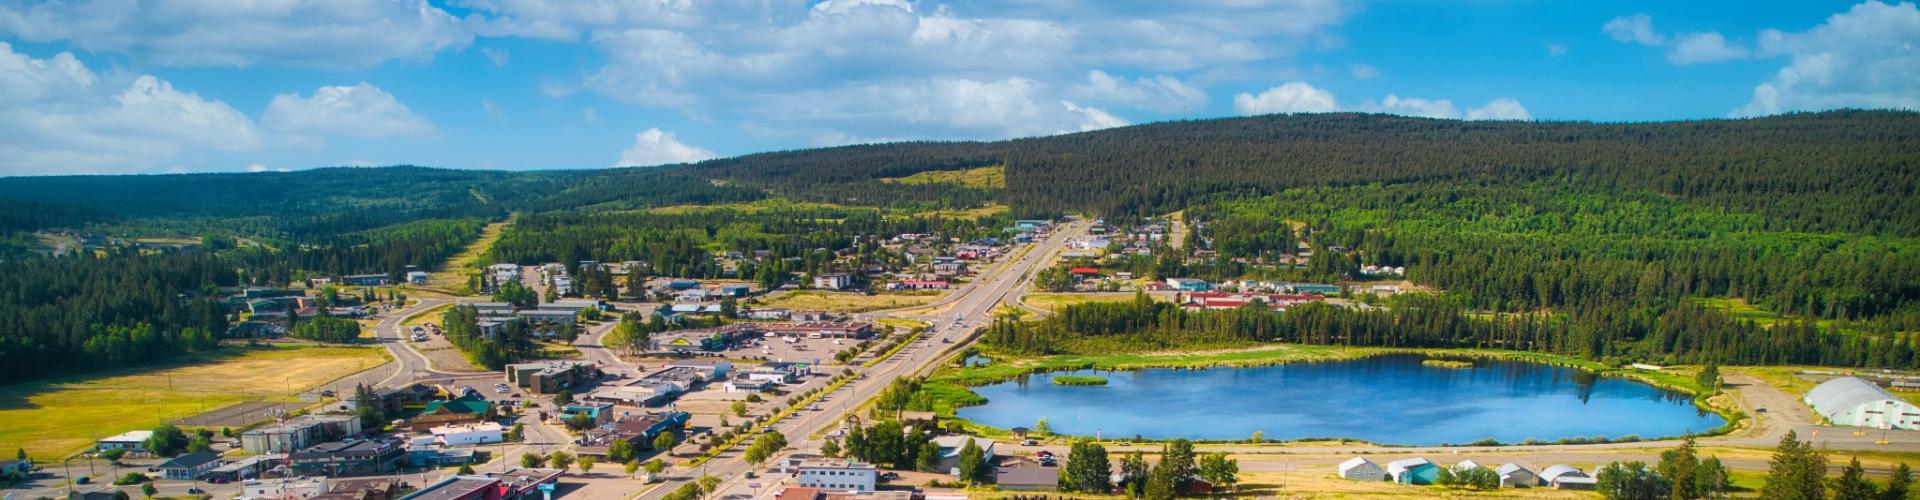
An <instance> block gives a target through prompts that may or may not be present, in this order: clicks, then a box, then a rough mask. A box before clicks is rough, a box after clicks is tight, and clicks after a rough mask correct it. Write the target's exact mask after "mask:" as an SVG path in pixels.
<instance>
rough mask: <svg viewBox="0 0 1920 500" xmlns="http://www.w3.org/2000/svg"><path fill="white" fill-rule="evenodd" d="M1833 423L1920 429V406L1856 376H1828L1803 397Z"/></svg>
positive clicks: (1808, 404) (1880, 427)
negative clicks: (1827, 378) (1832, 377)
mask: <svg viewBox="0 0 1920 500" xmlns="http://www.w3.org/2000/svg"><path fill="white" fill-rule="evenodd" d="M1804 400H1805V401H1806V402H1807V406H1811V407H1813V411H1814V412H1815V413H1819V414H1820V416H1822V417H1826V419H1827V421H1829V422H1832V423H1833V425H1845V426H1853V427H1871V428H1875V429H1920V407H1915V406H1914V405H1912V404H1910V403H1907V402H1906V401H1904V400H1902V399H1900V398H1899V397H1895V396H1894V395H1893V394H1891V393H1888V392H1887V390H1886V389H1882V388H1880V386H1879V385H1875V384H1874V383H1873V382H1868V381H1866V380H1864V379H1860V378H1857V377H1841V378H1836V379H1833V380H1828V381H1826V382H1824V383H1821V384H1820V385H1818V386H1815V387H1814V388H1813V390H1811V391H1807V395H1806V397H1805V398H1804Z"/></svg>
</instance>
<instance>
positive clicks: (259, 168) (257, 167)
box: [247, 163, 273, 173]
mask: <svg viewBox="0 0 1920 500" xmlns="http://www.w3.org/2000/svg"><path fill="white" fill-rule="evenodd" d="M268 170H273V169H272V168H271V167H268V166H266V165H261V164H258V163H249V164H247V172H252V173H259V172H265V171H268Z"/></svg>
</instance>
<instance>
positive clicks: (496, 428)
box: [427, 422, 505, 446]
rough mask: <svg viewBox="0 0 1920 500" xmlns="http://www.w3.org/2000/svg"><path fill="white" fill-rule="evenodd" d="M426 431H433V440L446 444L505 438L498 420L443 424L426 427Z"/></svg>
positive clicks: (474, 442)
mask: <svg viewBox="0 0 1920 500" xmlns="http://www.w3.org/2000/svg"><path fill="white" fill-rule="evenodd" d="M427 432H431V433H433V438H434V440H437V441H439V442H440V444H443V445H447V446H463V445H474V444H487V443H498V442H500V441H502V440H504V439H505V438H504V434H503V432H502V430H501V428H500V424H499V423H498V422H480V423H477V424H460V425H443V426H439V427H434V428H432V429H428V430H427Z"/></svg>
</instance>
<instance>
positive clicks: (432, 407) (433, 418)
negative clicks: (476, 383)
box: [408, 394, 494, 431]
mask: <svg viewBox="0 0 1920 500" xmlns="http://www.w3.org/2000/svg"><path fill="white" fill-rule="evenodd" d="M493 417H494V410H493V403H489V402H487V400H485V399H481V398H480V397H479V396H478V395H473V394H469V395H465V396H461V397H459V398H455V399H452V400H443V401H433V402H429V403H427V407H426V409H424V410H421V412H420V414H419V415H417V416H415V417H413V420H411V421H409V422H408V424H409V426H410V427H411V428H412V429H413V430H414V431H426V430H427V429H432V428H434V427H439V426H442V425H454V424H477V423H480V422H484V421H488V420H493Z"/></svg>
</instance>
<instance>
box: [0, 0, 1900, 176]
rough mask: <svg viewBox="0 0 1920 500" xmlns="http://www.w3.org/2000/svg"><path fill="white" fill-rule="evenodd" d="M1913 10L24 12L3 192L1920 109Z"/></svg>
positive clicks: (648, 3)
mask: <svg viewBox="0 0 1920 500" xmlns="http://www.w3.org/2000/svg"><path fill="white" fill-rule="evenodd" d="M1916 42H1920V9H1916V7H1915V6H1914V4H1912V3H1909V2H1903V3H1886V2H1879V1H1866V2H1819V1H1783V2H1757V1H1751V0H1749V1H1740V2H1706V1H1697V2H1559V1H1551V2H1550V1H1505V0H1466V1H1456V2H1440V1H1409V2H1359V1H1342V0H1272V1H1261V0H1212V1H1192V2H1172V3H1167V2H1140V1H1126V0H1055V1H1044V0H985V1H977V2H966V1H952V2H934V1H906V0H828V1H817V0H816V1H800V0H791V1H788V0H575V1H568V2H544V1H539V0H447V1H441V0H433V1H430V2H421V1H419V0H264V1H248V2H240V1H231V2H223V1H213V0H204V1H178V2H136V1H132V0H69V1H65V2H42V1H22V0H0V175H53V174H79V173H166V172H205V171H211V172H234V171H247V170H266V169H271V170H280V169H301V168H312V167H319V166H331V165H387V164H402V163H407V164H418V165H431V166H444V167H457V168H498V169H544V168H599V167H608V166H614V165H653V164H662V163H675V162H683V161H695V160H700V159H704V158H710V157H715V156H730V155H737V154H746V153H752V152H759V151H770V150H783V149H797V148H808V147H819V146H833V145H841V144H852V143H864V142H879V141H894V140H913V139H999V138H1008V137H1021V136H1031V135H1044V134H1053V133H1062V132H1074V131H1081V130H1093V129H1099V128H1106V127H1113V126H1120V125H1126V124H1137V123H1147V122H1153V121H1161V120H1169V119H1179V118H1209V117H1222V116H1238V115H1248V114H1262V113H1298V112H1327V111H1373V112H1386V113H1396V114H1406V115H1419V116H1433V117H1443V118H1459V119H1499V120H1510V119H1536V120H1599V121H1645V120H1672V119H1687V118H1720V117H1729V116H1735V117H1739V116H1756V115H1766V114H1775V113H1781V112H1790V111H1801V110H1821V109H1833V108H1841V107H1861V108H1902V109H1915V108H1920V53H1916V50H1920V48H1917V47H1916V46H1915V45H1916Z"/></svg>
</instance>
